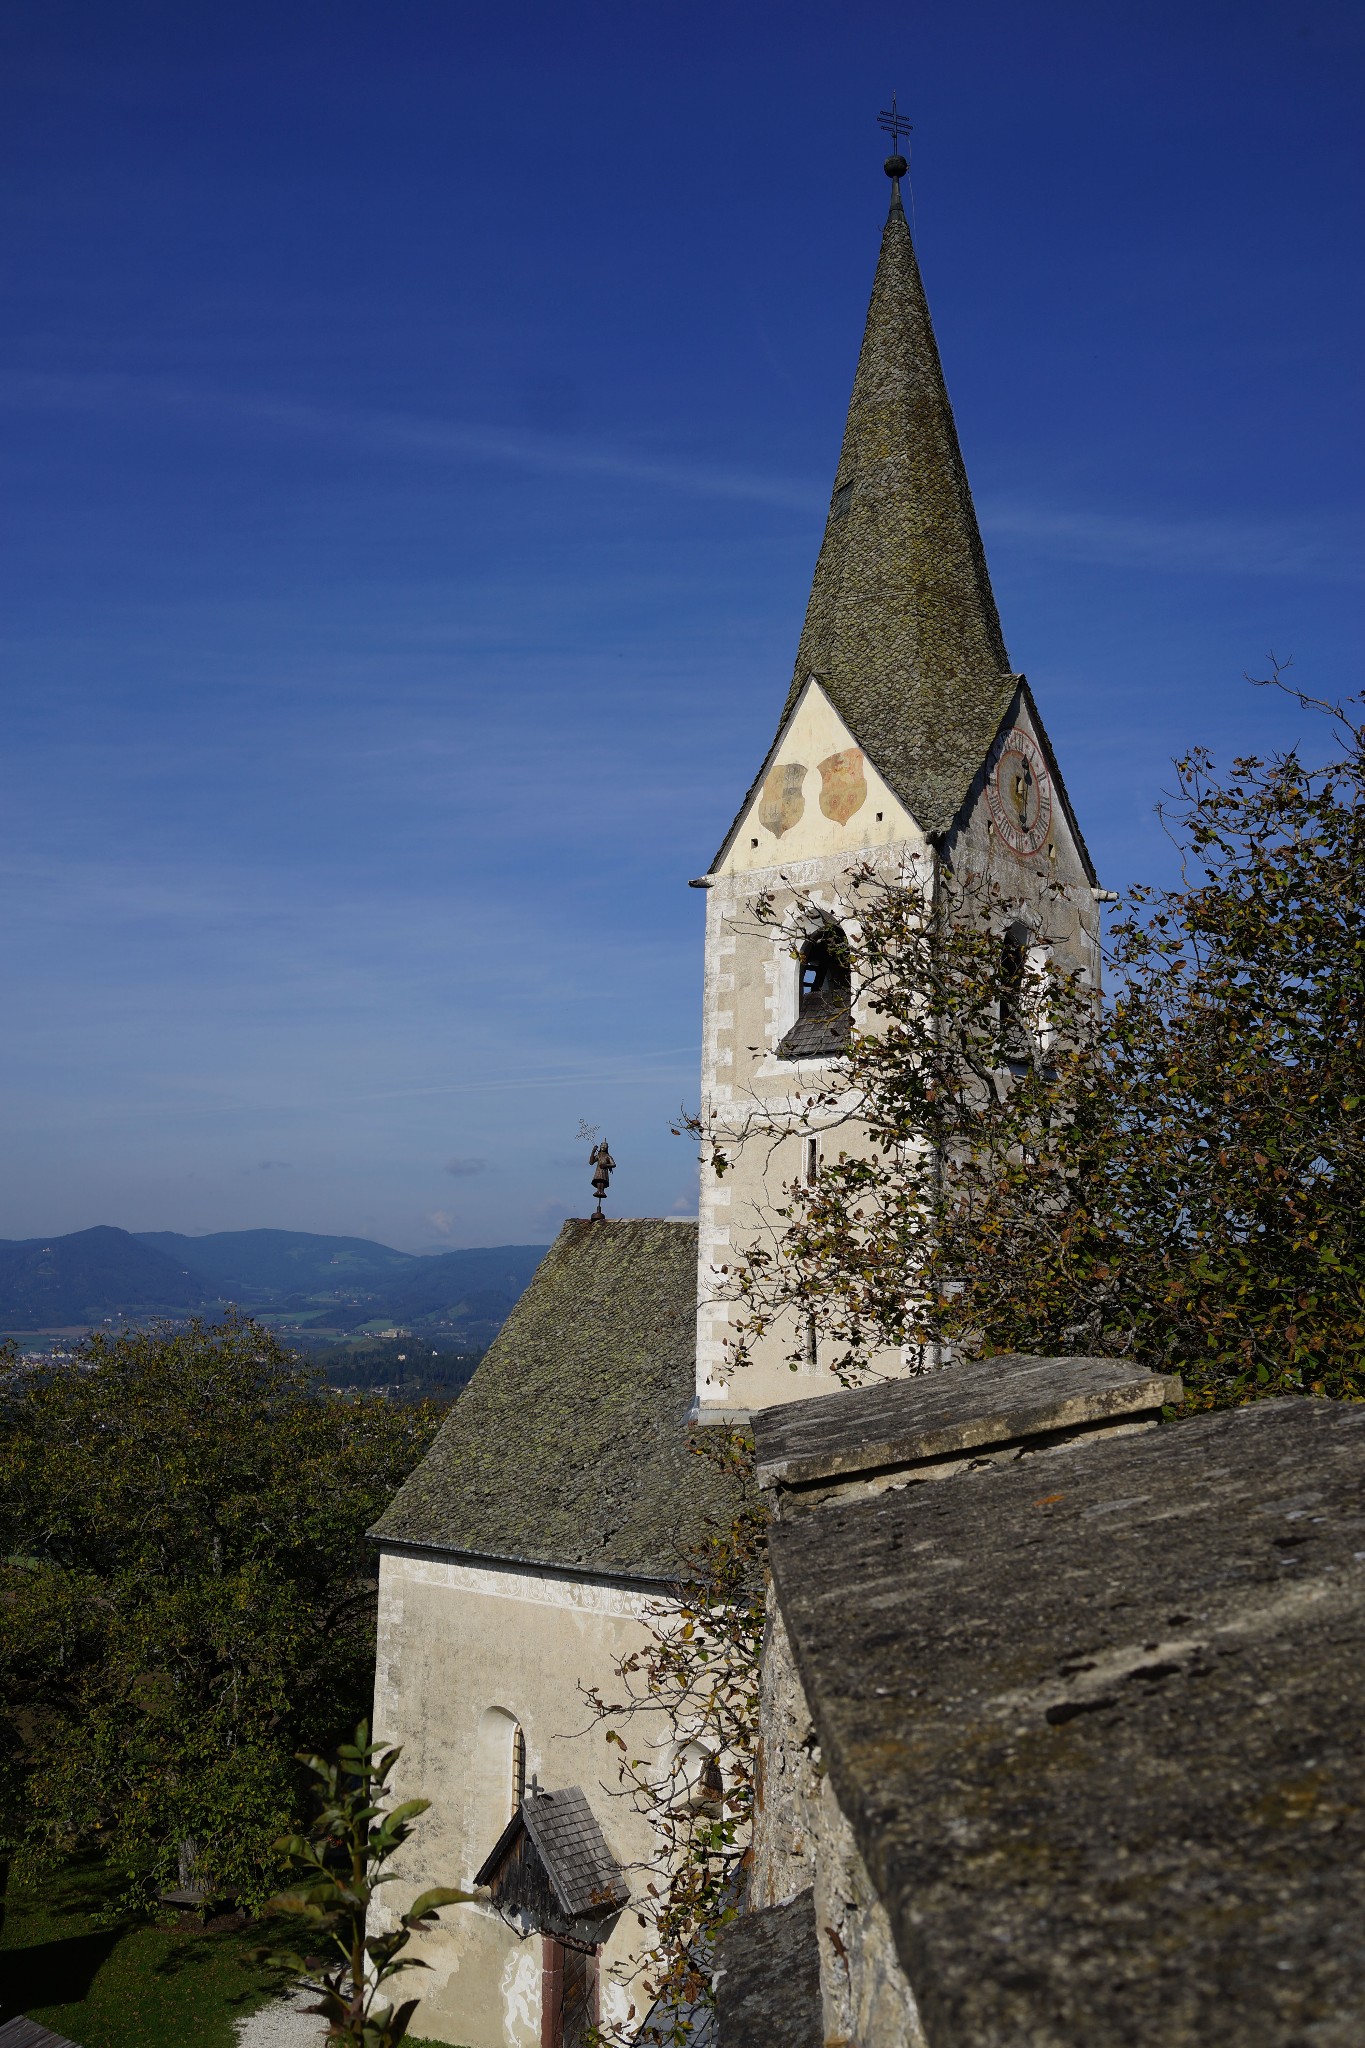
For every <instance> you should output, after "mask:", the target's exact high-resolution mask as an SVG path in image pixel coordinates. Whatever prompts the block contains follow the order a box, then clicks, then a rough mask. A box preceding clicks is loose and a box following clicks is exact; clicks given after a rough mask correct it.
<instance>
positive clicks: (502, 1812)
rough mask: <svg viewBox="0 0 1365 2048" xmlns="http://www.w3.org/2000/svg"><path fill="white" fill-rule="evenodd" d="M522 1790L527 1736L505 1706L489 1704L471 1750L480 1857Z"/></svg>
mask: <svg viewBox="0 0 1365 2048" xmlns="http://www.w3.org/2000/svg"><path fill="white" fill-rule="evenodd" d="M525 1792H526V1737H525V1735H524V1734H523V1733H522V1727H521V1723H520V1721H518V1719H517V1717H516V1715H515V1714H512V1713H509V1712H508V1710H507V1708H506V1707H489V1708H487V1710H486V1711H485V1712H484V1713H483V1714H481V1715H480V1717H479V1729H478V1738H477V1742H476V1745H475V1752H474V1784H473V1793H474V1843H475V1847H476V1848H478V1853H479V1855H480V1856H484V1855H486V1854H487V1853H488V1851H489V1849H491V1848H492V1846H493V1844H494V1842H496V1841H497V1839H498V1836H499V1835H500V1834H501V1833H502V1831H503V1829H504V1828H505V1827H506V1826H507V1823H508V1821H509V1820H511V1819H512V1817H513V1815H514V1814H515V1813H516V1810H517V1808H518V1807H519V1806H520V1804H521V1802H522V1799H523V1797H524V1796H525ZM480 1845H482V1846H480Z"/></svg>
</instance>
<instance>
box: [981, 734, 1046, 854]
mask: <svg viewBox="0 0 1365 2048" xmlns="http://www.w3.org/2000/svg"><path fill="white" fill-rule="evenodd" d="M986 803H987V806H988V808H989V810H990V814H991V822H992V824H993V825H994V826H995V829H996V831H997V833H998V834H999V836H1000V837H1001V839H1003V840H1004V842H1005V844H1006V846H1008V848H1009V850H1010V852H1011V853H1013V854H1016V855H1017V856H1018V858H1019V859H1020V860H1028V859H1029V857H1030V856H1031V855H1032V854H1035V853H1041V852H1042V850H1043V848H1044V846H1045V845H1046V844H1047V835H1048V832H1049V830H1050V828H1051V825H1052V778H1051V776H1050V775H1049V774H1048V772H1047V763H1046V762H1045V761H1044V759H1043V753H1042V749H1041V747H1040V746H1039V745H1038V742H1037V741H1036V740H1035V739H1034V737H1033V735H1032V733H1028V732H1025V731H1024V729H1023V727H1022V726H1018V725H1016V726H1015V727H1014V728H1013V729H1012V730H1011V731H1010V732H1007V733H1006V734H1005V737H1004V739H1003V740H1002V742H1001V745H1000V752H999V753H998V754H997V756H996V759H995V765H994V767H993V768H992V769H991V772H990V775H989V776H988V778H987V781H986Z"/></svg>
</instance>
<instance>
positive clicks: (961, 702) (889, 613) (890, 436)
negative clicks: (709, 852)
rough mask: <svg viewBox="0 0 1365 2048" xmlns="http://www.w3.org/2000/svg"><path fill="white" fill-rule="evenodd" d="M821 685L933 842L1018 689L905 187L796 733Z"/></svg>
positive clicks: (871, 333) (810, 615) (882, 271)
mask: <svg viewBox="0 0 1365 2048" xmlns="http://www.w3.org/2000/svg"><path fill="white" fill-rule="evenodd" d="M811 676H815V677H816V678H817V679H818V680H819V682H820V683H821V685H822V686H823V688H824V689H825V691H826V693H827V695H828V696H829V697H830V699H831V700H832V702H833V704H834V706H835V708H836V710H837V711H838V712H839V713H840V715H841V717H842V718H843V719H844V721H845V723H846V724H847V725H848V727H849V730H850V731H851V732H852V733H853V735H854V736H855V738H856V739H857V741H858V743H859V744H860V746H862V748H863V749H864V751H865V752H866V754H867V756H868V758H869V760H870V761H872V763H873V764H874V766H875V767H876V768H877V769H878V770H879V771H880V772H881V774H882V775H883V776H884V777H885V779H886V781H887V782H888V783H889V784H890V786H891V788H892V789H893V790H894V791H895V793H896V795H897V796H899V797H900V798H901V800H902V802H904V803H905V805H906V806H907V808H908V809H909V810H910V812H911V814H912V815H913V817H914V818H915V819H916V821H917V822H918V823H919V825H920V826H921V827H922V828H923V829H924V830H925V831H926V832H929V833H931V834H936V833H940V832H944V831H946V830H947V829H948V828H949V826H950V825H951V824H952V823H953V821H954V819H955V818H956V816H957V814H958V812H959V811H960V809H961V807H962V804H963V802H964V800H965V798H966V796H967V794H968V791H969V790H970V788H971V784H972V780H973V778H974V776H975V775H976V773H977V771H978V770H979V768H980V767H981V764H982V762H983V760H984V759H985V757H986V754H987V751H988V750H989V748H990V745H991V743H992V741H993V740H994V739H995V737H996V734H997V733H998V731H999V729H1000V725H1001V722H1002V720H1003V718H1004V716H1005V713H1006V712H1007V710H1008V709H1009V706H1010V703H1011V700H1012V698H1013V697H1014V694H1015V691H1016V689H1017V687H1018V682H1019V679H1018V678H1017V677H1015V676H1013V675H1011V674H1010V669H1009V657H1008V655H1007V654H1006V652H1005V642H1004V639H1003V636H1002V634H1001V631H1000V619H999V615H998V613H997V611H996V608H995V598H994V596H993V595H992V593H991V583H990V575H989V572H988V571H987V568H986V556H985V550H984V549H983V547H982V545H981V534H980V531H979V529H978V527H977V523H976V513H975V510H974V508H973V505H972V494H971V491H970V489H969V487H968V483H967V472H966V470H965V468H964V467H963V462H962V452H961V450H960V448H959V447H958V440H957V429H956V427H955V425H954V423H953V412H952V407H951V405H950V404H949V402H948V392H947V387H946V386H945V384H944V381H943V369H942V365H941V364H940V362H939V354H938V345H937V343H936V342H935V340H934V330H933V324H932V322H931V321H930V318H929V307H928V303H927V301H926V299H925V296H924V286H923V284H922V283H921V281H920V273H919V265H918V263H917V262H916V260H915V251H914V245H913V244H912V242H911V240H910V229H909V226H908V225H907V222H906V218H905V212H904V209H903V208H902V205H901V200H900V187H899V182H897V183H896V184H894V185H893V187H892V196H891V210H890V212H889V214H888V215H887V221H886V228H885V231H884V233H883V235H882V246H881V255H880V257H879V258H878V262H877V272H876V276H875V278H874V280H873V285H872V301H871V304H870V305H869V307H868V314H867V326H866V328H865V330H864V333H863V345H862V352H861V354H860V355H859V358H858V369H857V374H856V376H855V377H854V380H853V396H852V398H851V400H850V402H849V408H848V423H847V425H846V426H845V428H844V440H843V447H842V449H841V451H840V455H839V466H838V469H837V470H836V472H835V477H834V492H833V496H832V498H831V500H830V510H829V517H828V519H827V521H826V523H825V536H824V540H823V543H822V544H821V548H820V555H819V559H818V561H817V563H816V566H815V580H814V583H813V585H812V588H811V594H810V603H809V605H808V606H807V610H806V622H805V626H804V628H803V630H802V634H801V643H800V646H799V648H798V649H797V655H796V668H795V672H794V674H793V676H792V684H791V689H790V691H789V693H788V696H787V701H786V704H785V706H784V707H783V713H782V723H783V724H785V723H786V720H787V718H788V716H789V715H790V713H791V712H792V710H793V709H794V707H795V705H796V701H797V698H798V697H799V696H800V694H801V691H802V689H803V688H804V686H805V684H806V681H807V679H808V678H809V677H811Z"/></svg>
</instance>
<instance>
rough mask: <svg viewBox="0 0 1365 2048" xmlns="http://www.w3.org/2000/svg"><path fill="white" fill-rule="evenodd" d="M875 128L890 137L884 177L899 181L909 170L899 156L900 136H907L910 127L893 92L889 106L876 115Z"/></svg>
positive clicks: (903, 159) (906, 163) (908, 166)
mask: <svg viewBox="0 0 1365 2048" xmlns="http://www.w3.org/2000/svg"><path fill="white" fill-rule="evenodd" d="M877 126H878V127H879V128H883V129H885V131H886V133H887V134H888V135H889V136H890V137H891V154H890V156H889V157H888V158H887V159H886V166H885V168H886V175H887V177H888V178H895V179H897V180H899V179H901V178H903V177H904V176H905V174H906V172H907V171H908V170H909V168H910V165H909V162H908V161H907V159H906V158H905V157H903V156H902V155H901V137H902V135H909V134H910V133H911V127H910V123H909V122H908V121H907V120H906V118H905V116H904V114H902V113H901V111H900V109H899V107H897V105H896V95H895V93H894V92H893V93H892V95H891V105H890V106H889V107H883V108H882V110H881V112H880V114H878V116H877Z"/></svg>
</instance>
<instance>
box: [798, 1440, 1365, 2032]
mask: <svg viewBox="0 0 1365 2048" xmlns="http://www.w3.org/2000/svg"><path fill="white" fill-rule="evenodd" d="M772 1561H773V1573H774V1580H775V1587H776V1593H777V1597H778V1600H779V1603H780V1607H781V1611H782V1615H783V1617H784V1620H785V1623H786V1626H787V1629H788V1632H789V1634H790V1637H791V1642H792V1646H793V1650H794V1654H795V1657H796V1661H797V1665H798V1668H799V1670H800V1674H801V1679H802V1683H803V1686H804V1689H805V1693H806V1697H807V1699H808V1702H809V1706H810V1711H811V1714H812V1716H813V1720H814V1724H815V1731H816V1734H817V1736H818V1739H819V1744H820V1753H821V1757H822V1761H823V1767H824V1768H825V1769H826V1770H827V1771H828V1773H829V1777H830V1782H831V1784H832V1786H833V1790H834V1792H835V1795H836V1796H837V1798H838V1801H839V1804H840V1806H841V1808H842V1810H843V1812H844V1813H845V1815H846V1816H847V1818H848V1820H849V1822H850V1824H851V1827H852V1830H853V1834H854V1837H855V1840H856V1842H857V1845H858V1848H859V1850H860V1852H861V1855H862V1857H863V1859H864V1862H865V1865H866V1868H867V1871H868V1873H869V1875H870V1877H871V1879H872V1882H873V1884H874V1885H875V1887H876V1889H877V1892H878V1895H879V1896H880V1898H881V1900H882V1901H883V1903H884V1905H885V1907H886V1910H887V1912H888V1915H889V1918H890V1923H891V1928H892V1932H893V1934H894V1937H895V1941H896V1946H897V1950H898V1952H899V1954H900V1958H901V1961H902V1963H903V1965H904V1967H905V1970H906V1973H907V1976H908V1978H909V1981H910V1984H911V1986H912V1988H913V1991H914V1994H915V1998H916V2000H917V2001H918V2006H919V2010H920V2013H921V2015H922V2019H923V2023H924V2028H925V2032H926V2034H927V2037H928V2039H929V2041H930V2042H931V2043H932V2044H933V2048H958V2044H971V2048H1019V2044H1020V2043H1022V2042H1027V2043H1028V2044H1029V2048H1154V2044H1156V2043H1160V2044H1161V2048H1247V2044H1249V2043H1255V2044H1256V2048H1358V2044H1359V2043H1360V2042H1361V2041H1365V1698H1363V1688H1362V1683H1361V1680H1362V1673H1363V1672H1365V1407H1357V1406H1347V1405H1344V1404H1337V1403H1335V1402H1332V1403H1329V1402H1322V1401H1310V1400H1303V1401H1274V1402H1265V1403H1262V1404H1259V1405H1257V1406H1255V1407H1253V1408H1249V1409H1241V1410H1236V1411H1233V1412H1231V1413H1225V1414H1218V1415H1209V1416H1200V1417H1197V1418H1194V1419H1191V1420H1187V1421H1183V1422H1179V1423H1176V1424H1173V1425H1171V1426H1169V1427H1164V1428H1160V1429H1157V1430H1154V1431H1151V1432H1149V1433H1145V1434H1134V1435H1131V1436H1126V1437H1107V1436H1105V1435H1098V1436H1092V1437H1088V1438H1085V1437H1083V1438H1080V1439H1078V1440H1077V1441H1076V1442H1075V1443H1074V1444H1072V1445H1070V1446H1068V1447H1066V1448H1064V1449H1062V1450H1059V1451H1057V1452H1055V1453H1054V1454H1052V1455H1050V1456H1049V1457H1048V1458H1046V1459H1045V1460H1028V1461H1025V1462H1022V1463H1019V1464H1015V1465H1008V1466H1002V1467H996V1468H993V1469H988V1470H985V1471H983V1472H980V1473H977V1474H973V1475H971V1476H965V1477H962V1478H960V1479H957V1480H954V1481H952V1482H950V1483H948V1484H946V1485H941V1486H920V1487H913V1488H908V1489H906V1490H903V1491H900V1492H893V1493H884V1494H881V1495H878V1496H876V1497H875V1498H872V1499H864V1500H857V1501H848V1502H845V1501H837V1500H836V1501H833V1502H831V1503H830V1504H828V1505H827V1506H826V1507H825V1508H824V1509H823V1510H822V1511H821V1512H820V1513H819V1514H815V1515H799V1516H796V1517H795V1518H793V1519H792V1520H790V1521H787V1522H783V1523H779V1525H778V1526H777V1527H776V1528H775V1529H774V1530H773V1535H772Z"/></svg>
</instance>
